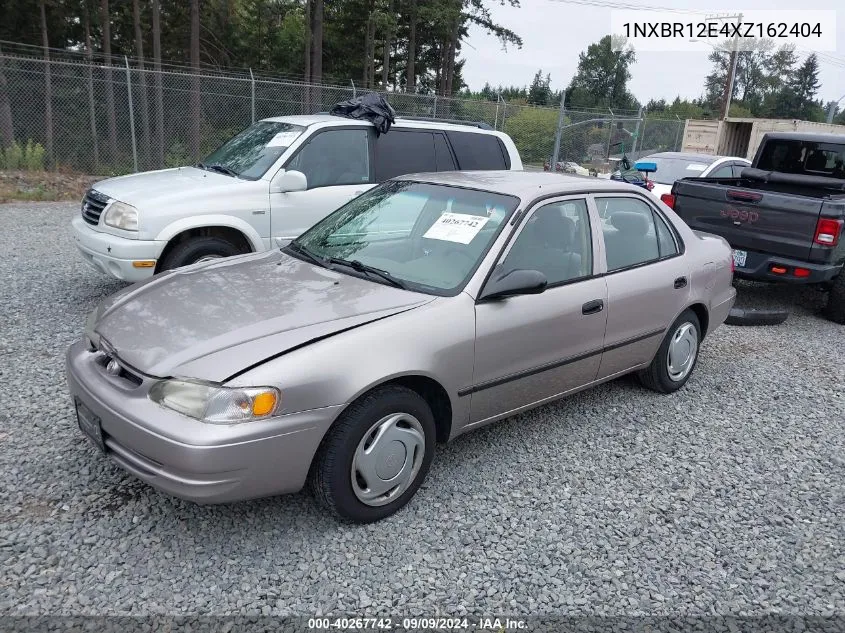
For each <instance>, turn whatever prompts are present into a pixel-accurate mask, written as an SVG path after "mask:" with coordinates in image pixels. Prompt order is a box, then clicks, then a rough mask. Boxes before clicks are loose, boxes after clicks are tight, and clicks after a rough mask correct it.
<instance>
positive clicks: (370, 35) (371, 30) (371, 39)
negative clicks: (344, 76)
mask: <svg viewBox="0 0 845 633" xmlns="http://www.w3.org/2000/svg"><path fill="white" fill-rule="evenodd" d="M375 32H376V22H375V16H374V15H373V14H372V13H370V16H369V17H368V18H367V35H366V38H365V39H364V90H367V89H369V88H372V87H373V84H374V83H375V68H374V60H373V58H374V57H375V55H376V51H375V47H376V45H375V39H376V38H375Z"/></svg>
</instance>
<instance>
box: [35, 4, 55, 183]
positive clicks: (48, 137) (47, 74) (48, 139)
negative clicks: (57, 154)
mask: <svg viewBox="0 0 845 633" xmlns="http://www.w3.org/2000/svg"><path fill="white" fill-rule="evenodd" d="M44 3H45V0H41V2H40V3H39V4H40V5H41V6H40V7H39V8H40V10H41V45H42V46H43V47H44V149H45V151H46V154H47V162H48V163H49V164H50V166H51V167H53V166H55V160H54V157H53V85H52V79H53V77H52V72H51V68H50V38H49V37H48V36H47V8H46V7H45V6H44Z"/></svg>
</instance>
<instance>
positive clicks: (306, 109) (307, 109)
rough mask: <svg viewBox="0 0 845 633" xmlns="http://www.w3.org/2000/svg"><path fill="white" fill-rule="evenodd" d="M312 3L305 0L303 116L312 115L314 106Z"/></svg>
mask: <svg viewBox="0 0 845 633" xmlns="http://www.w3.org/2000/svg"><path fill="white" fill-rule="evenodd" d="M311 2H312V0H305V92H304V94H303V100H302V114H311V113H312V112H313V111H314V106H313V105H312V100H311V41H312V39H313V34H312V33H311V10H312V9H311Z"/></svg>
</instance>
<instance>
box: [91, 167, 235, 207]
mask: <svg viewBox="0 0 845 633" xmlns="http://www.w3.org/2000/svg"><path fill="white" fill-rule="evenodd" d="M248 182H249V181H246V180H240V179H238V178H233V177H232V176H226V175H225V174H220V173H216V172H212V171H206V170H204V169H198V168H197V167H177V168H176V169H162V170H159V171H145V172H141V173H139V174H129V175H128V176H119V177H117V178H109V179H108V180H101V181H100V182H98V183H96V184H94V186H93V188H94V189H96V190H97V191H99V192H100V193H104V194H105V195H107V196H108V197H109V198H113V199H114V200H120V201H121V202H126V203H127V204H131V205H133V206H136V207H149V208H150V209H155V208H156V207H157V206H158V204H160V203H162V202H164V201H165V200H167V201H170V200H172V199H181V198H183V197H190V196H194V197H196V194H197V190H198V188H199V187H201V188H202V192H203V195H204V196H207V195H209V196H210V195H213V192H214V191H217V190H220V189H230V188H231V187H237V186H238V185H239V184H243V183H248Z"/></svg>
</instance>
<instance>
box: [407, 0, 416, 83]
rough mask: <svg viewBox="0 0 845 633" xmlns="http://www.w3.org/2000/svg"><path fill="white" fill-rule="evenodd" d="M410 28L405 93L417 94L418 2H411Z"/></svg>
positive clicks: (413, 0)
mask: <svg viewBox="0 0 845 633" xmlns="http://www.w3.org/2000/svg"><path fill="white" fill-rule="evenodd" d="M408 19H409V20H410V28H409V30H408V67H407V68H406V69H405V91H406V92H416V89H417V85H416V84H417V68H416V64H417V0H411V7H410V9H409V10H408Z"/></svg>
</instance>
